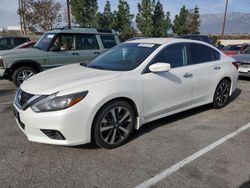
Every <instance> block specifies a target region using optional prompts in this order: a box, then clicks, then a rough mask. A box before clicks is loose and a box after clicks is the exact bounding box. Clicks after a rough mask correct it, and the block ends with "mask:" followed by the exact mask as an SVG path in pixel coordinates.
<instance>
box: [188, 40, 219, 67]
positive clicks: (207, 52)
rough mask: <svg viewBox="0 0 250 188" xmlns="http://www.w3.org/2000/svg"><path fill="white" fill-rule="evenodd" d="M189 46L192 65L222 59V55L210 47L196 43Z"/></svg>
mask: <svg viewBox="0 0 250 188" xmlns="http://www.w3.org/2000/svg"><path fill="white" fill-rule="evenodd" d="M189 46H190V52H191V62H190V64H198V63H206V62H210V61H216V60H219V59H220V53H219V52H217V51H216V50H214V49H213V48H210V47H209V46H206V45H203V44H195V43H191V44H189Z"/></svg>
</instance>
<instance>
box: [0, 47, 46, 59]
mask: <svg viewBox="0 0 250 188" xmlns="http://www.w3.org/2000/svg"><path fill="white" fill-rule="evenodd" d="M39 54H41V50H39V49H36V48H23V49H12V50H2V51H0V56H1V57H3V58H5V57H7V56H10V57H12V56H13V55H14V56H15V57H24V58H27V57H30V56H32V57H33V56H37V55H39Z"/></svg>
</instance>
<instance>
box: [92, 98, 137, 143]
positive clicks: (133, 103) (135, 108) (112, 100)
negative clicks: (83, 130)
mask: <svg viewBox="0 0 250 188" xmlns="http://www.w3.org/2000/svg"><path fill="white" fill-rule="evenodd" d="M114 101H125V102H127V103H128V104H129V105H130V106H131V107H132V109H133V110H134V112H135V116H136V118H137V120H136V121H139V120H138V119H139V110H138V106H137V105H136V103H135V102H134V100H132V99H131V98H129V97H115V98H112V99H109V100H108V101H105V102H104V103H103V104H102V105H101V106H100V107H99V108H98V110H97V111H96V112H95V115H94V118H93V120H92V122H91V140H92V136H93V125H94V122H95V120H96V117H97V114H98V113H99V112H100V110H101V109H102V108H103V107H104V106H106V105H108V104H109V103H111V102H114ZM137 124H139V122H136V126H135V127H134V128H137V127H139V126H138V125H137Z"/></svg>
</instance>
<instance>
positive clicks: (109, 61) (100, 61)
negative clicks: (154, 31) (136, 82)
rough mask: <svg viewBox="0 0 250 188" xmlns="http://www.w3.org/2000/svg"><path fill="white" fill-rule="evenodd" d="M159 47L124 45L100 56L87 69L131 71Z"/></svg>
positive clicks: (143, 44) (137, 44)
mask: <svg viewBox="0 0 250 188" xmlns="http://www.w3.org/2000/svg"><path fill="white" fill-rule="evenodd" d="M157 47H159V45H158V44H151V43H150V44H146V43H123V44H120V45H118V46H116V47H114V48H112V49H110V50H108V51H107V52H105V53H104V54H102V55H100V56H98V57H97V58H96V59H94V60H93V61H92V62H90V63H89V64H87V67H90V68H96V69H103V70H113V71H129V70H133V69H135V68H136V67H138V66H139V65H140V64H141V63H142V62H143V61H144V60H145V59H146V58H147V57H148V56H149V55H150V54H151V53H152V52H153V51H154V50H155V49H156V48H157Z"/></svg>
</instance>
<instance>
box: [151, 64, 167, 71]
mask: <svg viewBox="0 0 250 188" xmlns="http://www.w3.org/2000/svg"><path fill="white" fill-rule="evenodd" d="M170 68H171V65H170V64H169V63H161V62H159V63H155V64H153V65H150V66H149V70H150V71H151V72H168V71H169V70H170Z"/></svg>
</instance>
